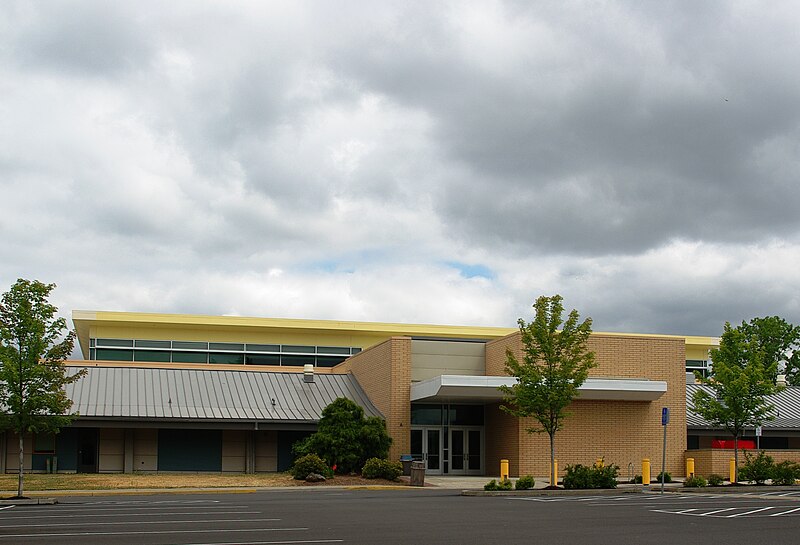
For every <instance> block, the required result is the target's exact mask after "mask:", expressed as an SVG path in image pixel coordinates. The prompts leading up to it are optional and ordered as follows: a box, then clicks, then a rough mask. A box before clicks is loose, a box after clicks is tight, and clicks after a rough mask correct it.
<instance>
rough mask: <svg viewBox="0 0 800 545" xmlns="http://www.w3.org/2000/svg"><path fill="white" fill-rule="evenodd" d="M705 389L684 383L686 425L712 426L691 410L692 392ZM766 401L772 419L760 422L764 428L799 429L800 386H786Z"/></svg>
mask: <svg viewBox="0 0 800 545" xmlns="http://www.w3.org/2000/svg"><path fill="white" fill-rule="evenodd" d="M700 389H707V388H706V387H704V386H703V385H701V384H687V385H686V425H687V426H688V427H690V428H714V426H712V425H711V424H709V423H708V421H706V420H705V419H704V418H703V417H701V416H700V415H698V414H696V413H695V412H694V411H693V408H694V405H693V401H692V400H693V397H694V393H695V392H696V391H697V390H700ZM767 402H768V403H771V404H772V405H774V407H775V409H774V410H773V411H772V415H773V416H774V417H775V418H774V420H770V421H768V422H764V423H762V427H763V428H764V429H776V430H777V429H780V430H794V429H800V387H798V386H787V387H786V388H784V389H783V390H782V391H780V392H778V393H777V394H773V395H771V396H767Z"/></svg>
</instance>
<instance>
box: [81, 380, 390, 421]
mask: <svg viewBox="0 0 800 545" xmlns="http://www.w3.org/2000/svg"><path fill="white" fill-rule="evenodd" d="M85 369H86V370H87V373H86V375H85V376H83V377H82V378H80V379H79V380H78V381H76V382H75V383H73V384H69V385H67V387H66V392H67V395H68V396H69V398H70V399H72V401H73V406H72V410H73V411H77V412H78V414H79V415H80V416H81V417H83V418H122V419H129V420H160V419H169V420H203V421H208V420H222V421H228V422H241V421H247V422H251V421H270V422H286V423H308V422H317V421H319V419H320V418H321V417H322V409H324V408H325V407H326V406H327V405H329V404H330V403H331V402H332V401H334V400H335V399H337V398H339V397H346V398H347V399H350V400H352V401H354V402H355V403H357V404H358V405H359V406H361V407H362V408H363V409H364V414H365V415H366V416H379V417H381V418H383V415H381V413H380V411H378V409H377V408H376V407H375V406H374V405H373V404H372V402H371V401H370V400H369V398H368V397H367V395H366V394H365V393H364V391H363V390H362V389H361V386H360V385H359V384H358V381H356V379H355V377H353V376H352V375H343V374H340V375H336V374H324V375H322V374H316V375H315V376H314V382H313V383H307V382H304V380H303V374H302V373H272V372H261V371H225V370H216V369H208V370H206V369H150V368H136V367H86V368H85ZM76 372H78V370H77V369H74V370H73V371H72V373H76ZM273 399H274V400H275V404H274V405H273V404H272V400H273Z"/></svg>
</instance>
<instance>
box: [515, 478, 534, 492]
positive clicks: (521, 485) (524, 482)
mask: <svg viewBox="0 0 800 545" xmlns="http://www.w3.org/2000/svg"><path fill="white" fill-rule="evenodd" d="M535 484H536V481H535V480H534V479H533V477H532V476H531V475H524V476H522V477H520V478H519V479H517V482H515V483H514V489H515V490H530V489H531V488H533V485H535Z"/></svg>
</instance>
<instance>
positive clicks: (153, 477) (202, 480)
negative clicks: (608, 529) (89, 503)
mask: <svg viewBox="0 0 800 545" xmlns="http://www.w3.org/2000/svg"><path fill="white" fill-rule="evenodd" d="M399 484H405V483H399V482H391V481H385V480H382V479H363V478H361V477H358V476H337V477H336V478H334V479H332V480H329V481H326V482H325V483H314V484H312V483H306V482H304V481H296V480H294V479H292V477H291V475H289V474H288V473H255V474H252V475H248V474H244V473H232V474H221V473H106V474H89V473H78V474H75V473H73V474H69V473H57V474H37V473H31V474H26V475H25V482H24V487H25V490H26V491H31V492H33V491H43V490H122V489H127V488H140V489H148V488H243V487H245V488H251V487H271V486H320V485H322V486H324V485H334V486H374V485H399ZM16 490H17V475H16V474H13V475H12V474H7V475H0V494H5V493H16Z"/></svg>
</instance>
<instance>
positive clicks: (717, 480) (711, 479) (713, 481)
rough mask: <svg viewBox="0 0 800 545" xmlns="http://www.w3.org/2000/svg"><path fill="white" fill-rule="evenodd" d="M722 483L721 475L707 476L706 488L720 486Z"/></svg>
mask: <svg viewBox="0 0 800 545" xmlns="http://www.w3.org/2000/svg"><path fill="white" fill-rule="evenodd" d="M724 482H725V479H724V478H723V477H722V475H717V474H716V473H712V474H711V475H709V476H708V486H722V483H724Z"/></svg>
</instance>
